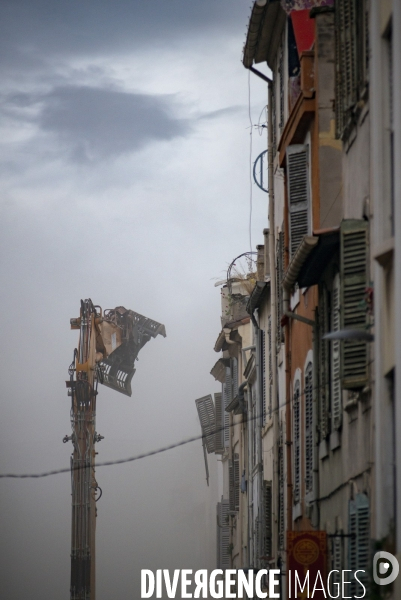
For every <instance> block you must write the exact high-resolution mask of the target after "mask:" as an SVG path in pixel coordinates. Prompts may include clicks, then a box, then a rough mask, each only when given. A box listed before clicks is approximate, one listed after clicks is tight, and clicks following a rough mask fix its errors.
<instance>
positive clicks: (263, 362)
mask: <svg viewBox="0 0 401 600" xmlns="http://www.w3.org/2000/svg"><path fill="white" fill-rule="evenodd" d="M260 357H261V361H260V365H261V366H260V375H261V378H262V385H261V388H262V424H263V425H264V424H265V423H266V404H267V398H266V395H267V394H266V335H265V332H264V331H263V329H261V330H260Z"/></svg>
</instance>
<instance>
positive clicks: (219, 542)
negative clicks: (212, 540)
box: [216, 502, 222, 569]
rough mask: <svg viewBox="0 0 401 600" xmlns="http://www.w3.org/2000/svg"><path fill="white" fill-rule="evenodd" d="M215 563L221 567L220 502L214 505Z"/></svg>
mask: <svg viewBox="0 0 401 600" xmlns="http://www.w3.org/2000/svg"><path fill="white" fill-rule="evenodd" d="M216 517H217V518H216V542H217V544H216V564H217V568H218V569H221V566H220V565H221V558H220V552H221V530H222V522H221V502H218V503H217V507H216Z"/></svg>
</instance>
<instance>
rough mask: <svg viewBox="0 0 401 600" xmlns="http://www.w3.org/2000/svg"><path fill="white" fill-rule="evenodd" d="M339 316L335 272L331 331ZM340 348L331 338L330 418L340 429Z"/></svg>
mask: <svg viewBox="0 0 401 600" xmlns="http://www.w3.org/2000/svg"><path fill="white" fill-rule="evenodd" d="M340 317H341V314H340V275H339V273H337V274H336V275H335V277H334V280H333V291H332V295H331V330H332V331H339V330H340V326H341V325H340V323H341V318H340ZM340 350H341V342H340V340H333V341H332V342H331V419H332V428H333V429H340V427H341V423H342V402H341V369H340V362H341V355H340Z"/></svg>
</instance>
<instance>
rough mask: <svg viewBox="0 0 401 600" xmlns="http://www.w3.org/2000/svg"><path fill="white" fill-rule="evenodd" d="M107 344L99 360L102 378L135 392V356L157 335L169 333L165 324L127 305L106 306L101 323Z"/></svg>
mask: <svg viewBox="0 0 401 600" xmlns="http://www.w3.org/2000/svg"><path fill="white" fill-rule="evenodd" d="M99 329H100V334H101V338H102V341H103V345H104V351H103V357H102V358H100V360H98V364H99V366H100V368H101V371H102V374H101V376H100V379H99V381H100V382H101V383H103V385H106V386H107V387H110V388H112V389H113V390H116V391H117V392H121V393H122V394H125V395H127V396H131V394H132V391H131V380H132V377H133V376H134V373H135V360H136V359H137V357H138V353H139V351H140V350H141V348H143V346H144V345H145V344H146V342H148V341H149V340H150V339H151V338H155V337H156V336H157V335H159V334H160V335H162V336H163V337H166V330H165V327H164V325H162V324H161V323H157V321H153V320H152V319H148V318H147V317H144V316H143V315H140V314H138V313H136V312H134V311H132V310H127V309H126V308H124V307H123V306H118V307H117V308H114V309H112V310H106V311H105V312H104V315H103V320H102V322H101V323H100V325H99Z"/></svg>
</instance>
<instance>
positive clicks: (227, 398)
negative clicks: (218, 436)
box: [223, 367, 232, 448]
mask: <svg viewBox="0 0 401 600" xmlns="http://www.w3.org/2000/svg"><path fill="white" fill-rule="evenodd" d="M231 400H232V385H231V369H230V367H226V380H225V382H224V383H223V401H224V417H223V418H224V447H225V448H228V446H229V444H230V413H228V412H227V411H226V410H225V409H226V408H227V406H228V405H229V404H230V402H231Z"/></svg>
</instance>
